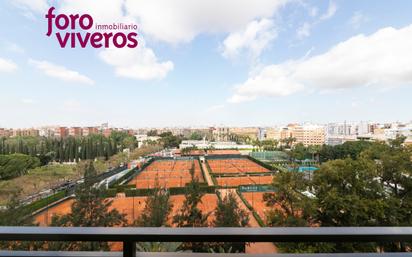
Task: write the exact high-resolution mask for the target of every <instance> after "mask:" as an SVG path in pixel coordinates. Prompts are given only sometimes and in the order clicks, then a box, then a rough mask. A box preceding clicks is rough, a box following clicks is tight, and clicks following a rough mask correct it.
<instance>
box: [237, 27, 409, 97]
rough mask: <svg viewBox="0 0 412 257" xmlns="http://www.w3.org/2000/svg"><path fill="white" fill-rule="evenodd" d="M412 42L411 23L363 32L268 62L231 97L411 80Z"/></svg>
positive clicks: (392, 85)
mask: <svg viewBox="0 0 412 257" xmlns="http://www.w3.org/2000/svg"><path fill="white" fill-rule="evenodd" d="M411 45H412V25H409V26H407V27H404V28H401V29H394V28H391V27H388V28H383V29H381V30H379V31H377V32H376V33H374V34H372V35H369V36H365V35H358V36H355V37H352V38H350V39H348V40H346V41H344V42H341V43H339V44H337V45H336V46H334V47H332V48H331V49H330V50H329V51H327V52H325V53H323V54H320V55H316V56H313V57H309V58H308V57H305V58H304V59H301V60H291V61H287V62H284V63H281V64H277V65H269V66H266V67H265V68H263V70H262V71H261V72H260V73H259V74H258V75H255V76H253V77H251V78H249V79H248V80H247V81H246V82H244V83H242V84H240V85H238V86H236V87H235V93H234V95H233V96H232V98H231V99H229V101H230V102H242V101H247V100H254V99H256V98H257V97H260V96H285V95H290V94H292V93H295V92H298V91H300V90H303V89H304V88H305V87H307V88H315V89H317V90H335V89H346V88H353V87H359V86H375V87H378V88H382V87H385V88H388V87H389V88H391V87H395V86H399V85H412V52H411V51H410V46H411Z"/></svg>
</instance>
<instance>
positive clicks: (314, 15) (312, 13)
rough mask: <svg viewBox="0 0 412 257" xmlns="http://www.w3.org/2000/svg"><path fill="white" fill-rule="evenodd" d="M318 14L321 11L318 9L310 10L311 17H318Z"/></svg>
mask: <svg viewBox="0 0 412 257" xmlns="http://www.w3.org/2000/svg"><path fill="white" fill-rule="evenodd" d="M318 13H319V9H318V8H317V7H312V8H310V9H309V15H310V16H311V17H316V16H318Z"/></svg>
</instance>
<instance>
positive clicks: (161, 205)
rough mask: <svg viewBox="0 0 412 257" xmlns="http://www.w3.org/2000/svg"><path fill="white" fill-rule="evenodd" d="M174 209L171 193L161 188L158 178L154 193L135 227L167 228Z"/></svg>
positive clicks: (149, 197)
mask: <svg viewBox="0 0 412 257" xmlns="http://www.w3.org/2000/svg"><path fill="white" fill-rule="evenodd" d="M172 207H173V204H172V203H171V202H170V194H169V192H168V191H167V190H166V189H164V188H161V187H160V185H159V181H158V179H157V177H156V181H155V187H154V189H153V192H152V193H151V195H150V196H148V197H147V200H146V205H145V207H144V209H143V212H142V214H141V215H140V217H139V219H138V220H137V221H136V222H135V225H136V226H140V227H162V226H167V219H168V217H169V214H170V211H171V210H172Z"/></svg>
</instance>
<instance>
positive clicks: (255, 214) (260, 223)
mask: <svg viewBox="0 0 412 257" xmlns="http://www.w3.org/2000/svg"><path fill="white" fill-rule="evenodd" d="M252 214H253V217H255V219H256V221H257V223H259V226H261V227H266V224H265V222H264V221H263V220H262V218H261V217H260V216H259V214H257V212H255V211H254V210H253V211H252Z"/></svg>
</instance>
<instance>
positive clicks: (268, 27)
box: [222, 19, 277, 59]
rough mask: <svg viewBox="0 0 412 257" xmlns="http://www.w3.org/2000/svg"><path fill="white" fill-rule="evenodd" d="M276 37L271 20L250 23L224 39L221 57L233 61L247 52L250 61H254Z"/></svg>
mask: <svg viewBox="0 0 412 257" xmlns="http://www.w3.org/2000/svg"><path fill="white" fill-rule="evenodd" d="M276 37H277V31H276V29H275V28H274V22H273V20H270V19H261V20H260V21H252V22H250V23H249V24H248V25H247V26H246V27H245V28H244V29H242V30H240V31H237V32H233V33H230V34H229V36H227V37H226V39H225V40H224V41H223V46H222V55H223V56H224V57H226V58H229V59H234V58H236V57H238V56H239V55H241V54H242V53H243V52H248V53H249V55H250V56H251V58H252V59H256V58H258V57H259V56H260V54H261V53H262V51H263V50H264V49H265V48H266V47H267V46H268V44H269V43H270V42H271V41H272V40H273V39H275V38H276Z"/></svg>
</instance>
